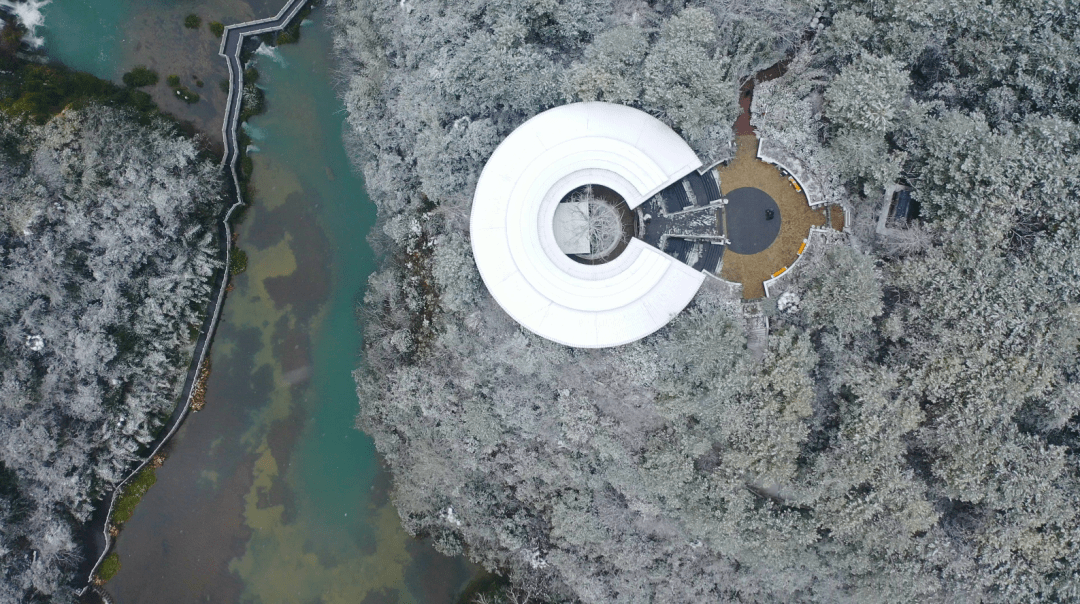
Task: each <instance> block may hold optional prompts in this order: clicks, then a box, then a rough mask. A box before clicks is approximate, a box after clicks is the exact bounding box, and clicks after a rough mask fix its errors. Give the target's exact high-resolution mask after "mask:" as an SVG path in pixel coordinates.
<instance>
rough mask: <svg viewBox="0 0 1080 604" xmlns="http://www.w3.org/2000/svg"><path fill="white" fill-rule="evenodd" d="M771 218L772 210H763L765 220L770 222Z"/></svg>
mask: <svg viewBox="0 0 1080 604" xmlns="http://www.w3.org/2000/svg"><path fill="white" fill-rule="evenodd" d="M773 216H774V214H773V211H772V210H765V220H772V219H773Z"/></svg>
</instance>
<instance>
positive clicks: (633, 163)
mask: <svg viewBox="0 0 1080 604" xmlns="http://www.w3.org/2000/svg"><path fill="white" fill-rule="evenodd" d="M700 166H701V161H700V160H699V159H698V157H697V155H695V154H694V152H693V151H692V150H691V149H690V147H689V145H687V144H686V142H685V141H683V140H682V138H680V137H679V135H678V134H676V133H675V132H674V131H672V130H671V129H670V128H668V127H667V126H665V125H664V124H663V123H661V122H660V121H659V120H657V119H656V118H654V117H652V116H650V115H648V114H646V113H644V112H642V111H638V110H636V109H632V108H630V107H625V106H622V105H613V104H610V103H575V104H571V105H564V106H562V107H556V108H554V109H551V110H548V111H545V112H543V113H541V114H539V115H537V116H535V117H533V118H532V119H530V120H529V121H527V122H525V123H524V124H522V125H521V126H520V127H518V128H517V129H516V130H514V131H513V132H512V133H511V134H510V136H508V137H507V138H506V140H504V141H503V142H502V144H500V145H499V147H498V148H497V149H496V150H495V152H494V153H493V154H492V156H491V158H490V159H489V160H488V162H487V165H486V166H484V171H483V172H482V173H481V174H480V179H479V181H478V182H477V184H476V193H475V195H474V197H473V207H472V216H471V231H472V249H473V255H474V256H475V259H476V265H477V268H478V269H479V270H480V275H481V277H483V279H484V283H485V284H486V285H487V288H488V290H489V291H490V292H491V294H492V296H494V297H495V300H496V301H498V303H499V304H500V305H501V306H502V307H503V309H504V310H506V312H507V313H508V314H510V316H511V317H513V318H514V319H515V320H516V321H518V322H519V323H521V324H522V325H524V326H525V327H526V328H528V329H529V330H531V331H533V332H534V333H536V334H538V335H540V336H543V337H545V338H548V339H549V340H554V341H556V342H559V343H561V344H565V345H567V346H574V347H579V348H601V347H606V346H618V345H620V344H626V343H628V342H633V341H634V340H637V339H640V338H643V337H645V336H647V335H649V334H650V333H652V332H654V331H656V330H657V329H659V328H660V327H662V326H664V325H665V324H667V322H668V321H670V320H671V319H672V318H673V317H674V316H675V315H676V314H678V313H679V312H680V311H681V310H682V309H683V308H685V307H686V305H687V304H688V303H689V302H690V300H691V299H692V298H693V297H694V295H695V294H696V293H697V291H698V288H699V287H700V286H701V283H702V281H704V279H705V275H704V274H703V273H702V272H699V271H697V270H694V269H693V268H691V267H689V266H687V265H686V264H684V263H682V262H679V261H678V260H676V259H675V258H672V257H671V256H669V255H667V254H665V253H663V252H661V251H660V250H659V249H657V248H655V247H652V246H650V245H648V244H647V243H645V242H643V241H641V240H640V239H638V238H636V237H627V238H626V239H627V240H626V241H625V242H624V245H621V246H619V251H618V253H617V254H616V255H614V257H605V258H604V259H603V260H601V261H596V260H587V261H586V260H583V259H582V258H592V256H589V255H588V254H587V252H588V247H589V239H588V236H587V235H586V233H587V231H588V229H587V228H586V227H587V226H588V225H586V224H585V222H587V220H588V210H587V206H586V205H581V204H582V202H580V201H574V200H575V199H580V197H576V198H574V197H572V196H573V195H575V194H577V195H580V192H581V191H583V190H587V191H589V192H591V191H592V189H591V188H586V185H597V186H598V187H597V188H598V189H602V190H605V191H613V192H614V193H616V194H617V196H619V197H621V198H622V201H624V202H625V205H626V207H628V208H629V209H633V208H636V207H637V206H639V205H641V204H642V203H644V202H645V201H646V200H648V199H649V198H650V197H652V196H653V195H655V194H656V193H658V192H659V191H660V190H662V189H664V188H665V187H667V186H669V185H671V184H673V183H675V182H677V181H679V180H680V179H682V178H683V177H684V176H686V175H687V174H688V173H690V172H691V171H694V170H696V169H697V168H699V167H700ZM560 206H561V207H560ZM582 212H584V214H583V213H582ZM557 214H558V216H556V215H557ZM580 252H586V254H585V255H575V253H580ZM593 256H595V254H594V255H593Z"/></svg>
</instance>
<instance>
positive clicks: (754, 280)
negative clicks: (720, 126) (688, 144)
mask: <svg viewBox="0 0 1080 604" xmlns="http://www.w3.org/2000/svg"><path fill="white" fill-rule="evenodd" d="M735 140H736V143H737V148H736V151H735V159H733V160H732V161H731V163H729V164H728V165H726V166H720V167H718V168H717V174H719V176H720V192H721V193H723V194H724V195H725V196H726V195H728V194H729V193H731V192H732V191H735V190H736V189H741V188H744V187H751V188H754V189H758V190H760V191H763V192H764V193H766V194H767V195H768V196H769V197H771V198H772V199H773V201H775V202H776V205H777V207H778V208H779V210H780V216H778V217H777V219H778V220H779V221H780V230H779V232H778V233H777V234H776V238H775V239H774V240H773V242H772V244H771V245H769V246H768V247H767V248H765V249H764V250H762V251H760V252H757V253H755V254H748V255H747V254H739V253H737V252H735V251H732V250H731V249H728V250H726V251H725V252H724V261H723V267H722V268H721V271H720V276H721V277H723V278H724V279H726V280H728V281H734V282H737V283H742V286H743V298H746V299H748V300H749V299H755V298H763V297H765V286H764V282H765V281H767V280H769V279H771V278H772V276H773V274H774V273H776V272H777V271H779V270H781V269H786V268H787V267H789V266H791V265H792V264H793V263H794V262H795V260H796V259H797V258H798V257H799V252H800V250H801V249H802V245H803V241H804V240H805V239H806V238H807V237H808V236H809V234H810V227H812V226H817V227H823V226H826V225H827V224H828V222H829V220H828V215H827V213H826V210H825V209H824V208H820V209H815V208H811V207H810V205H809V204H808V203H807V200H806V195H804V194H803V193H801V192H799V191H796V190H795V188H794V187H793V186H792V184H791V183H790V182H789V181H788V179H787V177H785V176H784V175H783V174H781V173H780V170H778V169H777V167H776V166H774V165H772V164H768V163H765V162H763V161H761V160H760V159H758V157H757V147H758V139H757V137H756V136H753V135H745V134H743V135H739V136H737V137H735ZM730 236H731V234H729V237H730Z"/></svg>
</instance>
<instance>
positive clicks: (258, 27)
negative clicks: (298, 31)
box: [76, 0, 307, 601]
mask: <svg viewBox="0 0 1080 604" xmlns="http://www.w3.org/2000/svg"><path fill="white" fill-rule="evenodd" d="M306 2H307V0H289V2H287V3H286V4H285V6H283V7H282V8H281V10H280V11H278V14H277V15H276V16H274V17H270V18H267V19H259V20H257V21H248V22H246V23H238V24H236V25H229V26H227V27H226V28H225V32H224V33H223V34H222V36H221V46H220V48H219V49H218V54H219V55H221V56H222V57H225V61H226V63H227V64H228V67H229V97H228V100H227V101H226V105H225V118H224V120H223V121H222V126H221V135H222V139H223V140H224V141H225V154H224V155H223V156H222V158H221V166H222V167H226V166H228V168H229V172H230V174H229V175H230V176H231V177H232V183H233V188H234V190H235V192H236V202H235V203H233V204H232V206H230V207H229V209H228V210H226V211H225V214H224V216H222V218H221V226H222V228H223V230H224V237H223V238H222V243H221V245H222V246H223V248H224V250H225V266H224V269H223V270H222V276H221V282H220V284H219V285H218V288H217V295H216V297H215V300H214V306H213V312H212V313H211V314H210V315H208V316H207V318H206V319H205V320H204V322H203V326H202V330H201V333H200V335H199V339H198V340H197V341H196V343H195V354H194V355H193V358H192V361H191V365H190V366H189V368H188V375H187V378H186V380H185V382H184V388H183V390H182V391H181V398H182V399H183V404H182V405H181V406H180V407H178V408H177V410H175V411H173V415H172V417H170V419H169V422H170V424H171V425H169V424H167V425H169V429H168V430H167V431H166V433H165V435H164V436H163V437H161V439H160V440H159V441H158V444H157V446H155V447H154V448H153V450H152V451H151V452H150V454H149V455H147V457H146V459H144V460H143V461H142V463H140V464H139V465H138V466H136V467H135V469H134V470H132V471H131V472H130V473H129V474H128V475H127V476H126V477H125V478H124V479H123V480H121V481H120V482H119V483H118V484H117V485H116V487H115V488H114V489H113V491H112V493H110V494H109V511H108V513H107V514H106V515H105V521H104V526H103V527H102V536H103V537H104V545H103V547H102V549H101V554H100V555H99V556H98V559H97V561H96V562H95V563H94V566H93V567H92V568H91V569H90V572H89V573H88V575H87V579H86V585H84V586H83V587H82V588H81V589H79V590H77V592H76V593H78V595H80V596H81V595H83V594H85V593H86V591H87V590H88V589H93V590H94V592H95V593H98V594H99V596H100V597H101V598H102V599H103V600H106V601H107V600H108V596H107V595H103V594H104V593H105V592H104V591H103V590H99V589H97V588H95V586H94V584H93V581H94V574H95V573H97V570H98V568H99V567H100V566H101V562H102V561H103V560H104V559H105V556H106V554H108V553H109V549H110V548H111V547H112V538H111V537H110V536H109V519H110V518H111V517H112V513H113V509H114V508H115V506H116V499H117V497H118V496H119V495H120V493H121V489H122V488H123V486H124V485H125V484H127V482H128V481H129V480H131V479H132V477H134V476H136V475H137V474H138V473H139V472H141V471H142V470H143V468H145V467H146V465H147V464H148V463H150V461H151V460H152V459H153V458H154V457H155V456H156V455H157V454H158V452H159V451H160V450H161V448H162V447H164V446H165V444H166V443H168V442H169V440H171V439H172V437H173V435H175V434H176V431H177V430H178V429H179V428H180V425H181V424H182V423H183V419H184V417H185V416H186V415H187V413H188V411H189V410H190V409H191V398H192V395H193V394H194V386H195V384H196V383H197V381H198V375H199V370H200V369H201V368H202V364H203V363H204V362H205V360H206V353H207V351H208V350H209V349H210V341H211V339H212V336H213V334H214V330H215V329H216V328H217V324H218V320H219V319H220V318H221V308H222V306H223V304H224V302H225V290H226V288H227V287H228V285H229V276H230V275H229V263H230V261H231V260H232V227H231V226H230V225H229V220H230V219H231V218H232V214H233V212H234V211H236V209H237V208H239V207H241V206H243V205H244V198H243V192H242V191H241V189H240V179H239V178H238V177H237V174H236V160H237V158H238V157H239V154H240V153H239V149H238V148H237V143H236V128H237V122H238V121H239V117H240V96H241V94H243V90H244V72H243V70H242V69H240V67H241V66H240V51H241V50H242V48H243V46H244V38H245V37H247V36H255V35H259V34H264V33H268V32H272V31H279V30H282V29H284V28H285V27H286V26H288V24H289V22H290V21H292V19H293V18H295V17H296V14H297V13H298V12H300V9H301V8H303V6H304V4H305V3H306Z"/></svg>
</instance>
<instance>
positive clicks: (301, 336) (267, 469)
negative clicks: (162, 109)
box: [44, 0, 476, 604]
mask: <svg viewBox="0 0 1080 604" xmlns="http://www.w3.org/2000/svg"><path fill="white" fill-rule="evenodd" d="M84 1H85V0H75V1H74V2H73V3H72V5H69V6H68V7H66V8H65V10H66V11H67V13H66V14H67V15H68V18H76V19H82V20H81V21H79V23H77V24H72V26H71V29H70V30H65V29H64V28H65V22H64V19H61V18H56V19H53V17H52V16H50V15H49V14H48V13H47V12H46V24H47V28H46V29H45V32H44V33H45V36H46V46H47V48H49V49H50V52H51V53H52V54H53V55H54V56H57V57H58V58H59V59H61V60H64V61H68V60H69V59H72V60H71V63H72V65H74V66H75V67H79V68H84V69H89V70H90V71H92V72H93V73H95V74H97V75H100V76H104V77H110V78H112V79H118V74H119V73H122V72H123V70H125V69H126V66H130V65H133V64H138V63H140V62H144V63H145V62H146V61H141V60H140V52H143V50H141V49H143V48H144V47H143V44H144V42H135V40H143V41H145V40H148V39H152V23H153V22H154V20H153V19H151V18H150V17H148V16H147V15H148V14H150V12H148V11H149V9H148V8H147V7H146V6H145V5H140V7H139V9H138V10H135V9H133V8H130V9H129V7H128V4H127V2H124V1H122V0H118V1H116V2H115V3H114V4H115V7H114V8H115V11H114V12H113V13H110V14H109V15H108V16H107V18H102V17H101V16H100V14H101V12H102V10H101V8H100V6H99V7H98V8H92V7H91V8H87V9H86V10H89V11H90V12H91V13H93V12H94V11H97V12H96V13H94V14H96V15H98V16H97V17H96V19H97V22H99V23H107V24H108V26H109V27H112V28H113V29H114V30H116V32H118V33H116V32H114V35H115V36H118V37H119V41H118V42H116V43H115V44H114V46H112V47H110V48H107V49H105V50H102V52H101V55H100V56H99V58H100V61H98V62H97V63H94V61H90V62H87V63H79V61H76V60H74V58H75V57H69V56H68V54H67V53H68V52H76V53H78V54H80V55H82V56H83V58H84V59H85V58H86V53H87V50H86V48H83V46H85V45H75V44H66V45H64V44H60V45H56V46H55V47H54V46H50V42H49V41H48V39H49V38H50V37H58V36H59V37H64V36H67V35H68V34H71V35H74V34H76V33H78V34H80V35H85V36H92V35H93V32H92V31H90V29H92V28H88V27H87V25H86V23H87V22H86V19H87V18H88V17H87V15H89V14H90V13H78V11H76V10H75V9H76V8H78V7H80V6H83V5H81V4H80V2H84ZM152 4H153V5H160V6H161V9H162V11H163V12H165V13H166V14H168V15H169V18H168V19H162V21H163V23H164V25H163V26H162V27H163V28H166V29H170V30H171V29H176V27H175V23H173V20H174V19H175V15H178V14H179V15H182V14H184V13H186V12H194V10H193V9H195V8H197V7H199V6H200V5H198V4H194V3H191V4H186V3H180V4H181V6H179V7H178V6H177V4H176V3H165V2H163V1H162V2H153V3H152ZM256 4H259V5H261V4H262V3H261V2H257V3H256ZM86 6H89V5H86ZM188 7H190V8H188ZM83 8H86V7H85V6H84V7H83ZM271 8H272V10H268V11H266V10H263V9H262V7H260V10H261V12H260V13H259V14H258V15H257V16H263V14H266V15H272V14H274V13H275V12H276V11H277V8H279V7H276V6H275V7H271ZM245 9H246V10H245ZM79 10H82V9H79ZM254 10H255V9H252V8H251V7H245V6H239V5H233V8H232V9H231V12H233V13H245V12H254ZM57 14H63V13H57ZM132 14H138V15H141V16H140V17H139V18H138V19H135V18H134V17H131V15H132ZM72 15H74V16H72ZM125 19H132V20H128V21H125ZM311 19H312V21H313V22H311V23H306V24H305V26H304V27H303V34H302V37H301V42H300V43H299V44H296V45H290V46H283V47H281V48H279V49H277V50H275V51H274V53H272V54H269V55H258V58H257V61H256V66H257V68H258V69H259V72H260V74H261V76H260V80H259V84H260V86H262V87H263V88H264V89H265V92H266V98H267V105H268V112H267V113H266V114H264V115H262V116H258V117H256V118H253V119H252V120H251V122H250V124H249V128H248V131H249V134H250V135H251V136H252V138H253V145H254V146H255V147H257V150H254V149H253V154H252V157H253V160H254V165H255V172H254V178H253V185H254V189H255V195H254V196H253V199H251V200H249V201H250V202H251V207H250V208H249V209H248V210H247V212H246V216H245V217H244V219H243V223H242V225H241V226H240V228H239V233H240V237H239V241H238V245H239V246H240V247H241V248H242V249H244V250H245V251H246V252H247V254H248V258H249V261H248V269H247V272H246V273H244V274H243V275H240V276H239V277H238V278H236V279H235V289H234V290H233V291H232V292H231V293H230V294H229V296H228V298H227V300H226V302H225V308H224V312H223V319H222V323H221V325H220V327H219V328H218V333H217V337H216V340H215V342H214V345H213V348H212V350H211V356H212V360H213V373H212V375H211V378H210V381H209V386H208V391H207V397H206V407H205V408H204V409H203V410H202V411H201V412H199V413H196V414H194V415H192V416H191V417H190V418H189V419H188V420H187V422H186V423H185V425H184V426H183V428H182V429H181V430H180V432H179V433H178V435H177V437H176V438H175V439H174V441H173V442H172V444H170V445H169V447H168V448H167V451H168V454H169V458H168V461H167V462H166V463H165V466H164V467H163V468H161V469H160V470H158V474H157V475H158V481H157V484H156V485H155V486H154V487H153V488H152V489H150V491H149V492H148V493H147V495H146V497H145V498H144V499H143V502H142V503H141V504H140V506H139V507H138V509H137V510H136V512H135V515H134V517H133V518H132V519H131V520H130V521H129V522H128V523H127V524H126V525H125V527H124V529H123V532H122V533H121V534H120V537H119V539H118V542H117V549H116V551H118V552H119V555H120V560H121V565H122V566H121V570H120V572H119V573H118V574H117V576H116V577H115V578H114V579H113V580H112V581H110V582H109V583H108V584H107V586H106V588H107V589H108V591H109V592H110V593H111V594H112V595H113V596H114V597H115V598H116V601H117V602H119V603H121V604H130V603H136V602H148V603H149V602H153V603H169V602H178V603H179V602H184V603H187V602H194V601H214V602H263V603H267V604H269V603H273V602H283V603H284V602H327V603H330V602H341V603H346V602H348V603H367V604H375V603H382V602H386V603H391V602H401V603H417V604H439V603H451V602H453V601H454V600H455V598H456V596H457V594H458V593H459V592H460V590H461V588H462V587H463V586H464V584H465V583H466V582H467V581H468V580H469V579H470V578H471V577H472V576H473V574H474V573H475V570H476V569H475V568H474V567H473V566H472V565H469V564H468V563H467V562H466V561H465V560H463V559H461V558H453V559H451V558H447V557H445V556H442V555H440V554H438V553H437V552H435V551H434V549H432V548H431V547H430V546H429V545H427V544H425V543H423V542H421V541H419V540H416V539H412V538H410V537H409V536H408V535H406V534H405V533H404V531H403V530H402V529H401V526H400V522H399V519H398V516H397V513H396V511H395V509H394V507H393V505H392V503H391V502H390V501H389V499H388V494H389V493H388V489H389V477H388V476H387V474H386V473H385V472H384V471H383V470H382V469H381V468H380V466H379V464H378V459H377V455H376V453H375V450H374V446H373V445H372V442H371V440H370V439H369V438H368V437H367V436H365V435H364V434H362V433H360V432H358V431H356V430H355V429H354V428H353V418H354V416H355V414H356V411H357V406H356V395H355V391H354V386H353V382H352V378H351V375H350V372H351V371H352V369H353V368H354V367H355V366H356V364H357V362H358V355H359V351H360V338H359V335H358V332H357V327H356V320H355V302H356V299H357V296H359V295H361V294H362V291H363V287H364V284H365V281H366V278H367V275H368V274H370V273H371V271H372V270H374V267H375V264H374V258H373V254H372V251H371V249H370V248H369V247H368V245H367V241H366V235H367V233H368V231H369V230H370V229H371V227H372V225H373V223H374V219H375V208H374V205H373V204H371V203H370V201H369V200H368V198H367V195H366V193H365V191H364V185H363V182H362V180H361V179H360V178H359V177H357V176H356V175H354V174H353V173H352V171H351V169H350V166H349V163H348V159H347V157H346V155H345V151H344V148H343V145H342V142H341V133H342V128H343V127H344V118H345V113H344V109H343V107H342V106H341V104H340V102H339V101H338V99H337V98H336V96H335V94H334V91H333V89H332V87H331V81H332V80H331V78H332V73H331V64H330V60H329V56H330V50H331V39H330V34H329V31H328V30H327V29H326V28H325V26H324V13H323V12H322V11H321V10H316V11H315V12H314V13H313V14H312V16H311ZM117 22H119V23H121V25H123V24H124V23H127V24H129V25H130V27H131V28H130V29H128V30H125V29H124V27H123V26H121V27H119V28H116V23H117ZM148 24H150V25H148ZM147 28H151V29H150V30H148V29H147ZM204 28H205V25H204ZM182 33H183V32H181V34H182ZM163 35H164V34H163ZM71 49H74V50H71ZM215 50H216V49H215ZM158 52H160V51H158ZM174 52H175V51H174ZM191 60H192V61H193V62H196V63H200V64H201V63H202V62H206V61H208V59H206V57H204V56H198V57H192V59H191ZM95 61H97V59H95ZM219 61H220V59H219ZM222 65H223V61H222ZM110 70H111V71H110ZM162 77H163V78H164V74H162ZM214 87H215V88H216V82H215V86H214ZM206 104H207V107H204V108H193V109H197V111H195V112H193V114H192V115H194V116H195V118H199V117H200V116H201V114H200V113H198V111H202V112H204V113H212V112H213V111H214V107H213V106H212V105H211V103H209V102H206ZM181 117H185V119H192V118H189V117H187V116H181ZM196 121H198V120H196ZM218 128H219V129H220V122H219V126H218Z"/></svg>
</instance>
